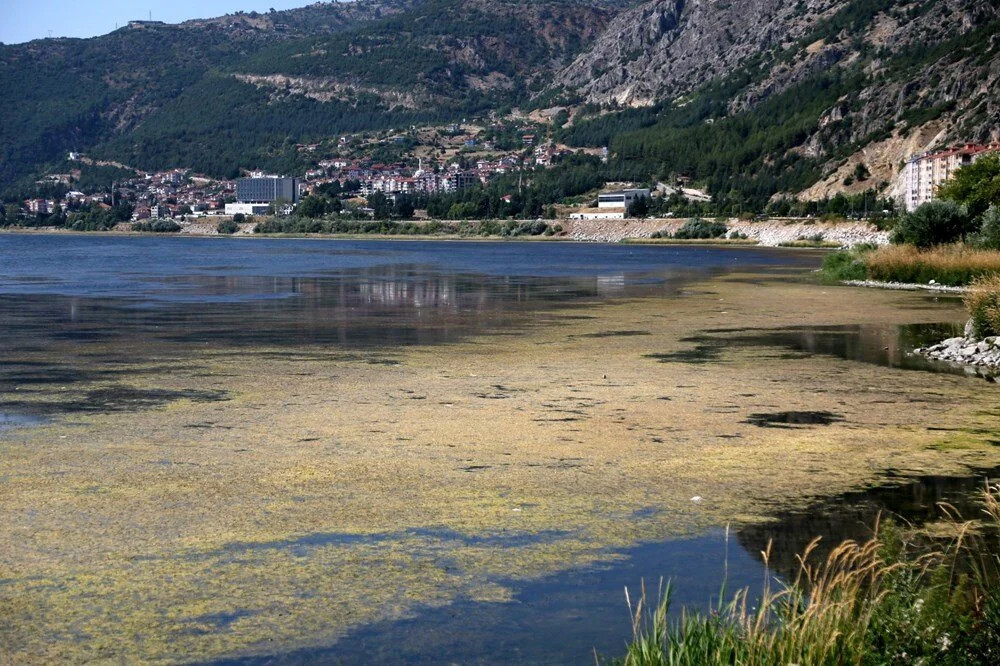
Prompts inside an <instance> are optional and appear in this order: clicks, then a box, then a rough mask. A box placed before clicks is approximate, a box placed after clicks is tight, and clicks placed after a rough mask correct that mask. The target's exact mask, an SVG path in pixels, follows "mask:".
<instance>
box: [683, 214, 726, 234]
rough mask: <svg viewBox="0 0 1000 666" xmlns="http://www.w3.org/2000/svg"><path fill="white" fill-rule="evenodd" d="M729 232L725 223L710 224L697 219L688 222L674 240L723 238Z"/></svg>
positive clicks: (713, 222) (715, 222) (714, 222)
mask: <svg viewBox="0 0 1000 666" xmlns="http://www.w3.org/2000/svg"><path fill="white" fill-rule="evenodd" d="M727 231H729V227H727V226H726V224H725V222H718V221H712V222H710V221H708V220H702V219H701V218H697V217H696V218H694V219H692V220H687V221H686V222H685V223H684V225H683V226H681V228H680V229H678V230H677V233H675V234H674V238H721V237H722V236H725V235H726V232H727Z"/></svg>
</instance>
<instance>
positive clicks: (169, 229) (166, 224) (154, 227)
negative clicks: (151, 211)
mask: <svg viewBox="0 0 1000 666" xmlns="http://www.w3.org/2000/svg"><path fill="white" fill-rule="evenodd" d="M180 230H181V225H179V224H177V223H176V222H174V221H173V220H156V221H154V222H133V223H132V231H152V232H153V233H158V234H163V233H175V232H178V231H180Z"/></svg>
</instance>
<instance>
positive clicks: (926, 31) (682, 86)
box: [552, 0, 1000, 203]
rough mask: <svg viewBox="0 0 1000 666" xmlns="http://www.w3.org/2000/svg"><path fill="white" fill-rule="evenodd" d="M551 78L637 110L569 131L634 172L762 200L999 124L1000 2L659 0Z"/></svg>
mask: <svg viewBox="0 0 1000 666" xmlns="http://www.w3.org/2000/svg"><path fill="white" fill-rule="evenodd" d="M552 89H553V90H555V91H559V92H561V93H563V94H565V95H568V96H575V97H576V99H577V100H578V101H579V102H587V103H590V104H592V105H593V104H598V105H612V106H617V107H632V108H633V109H634V110H633V111H631V112H629V111H625V112H620V113H617V114H612V115H611V116H610V117H602V118H596V119H582V118H581V119H580V120H579V122H578V123H577V127H575V128H574V129H573V130H572V131H570V132H567V134H566V138H567V139H568V140H569V141H570V142H571V143H576V144H578V145H610V146H611V148H612V154H613V155H615V156H616V158H617V160H618V162H619V164H621V165H622V169H623V170H629V169H627V168H626V165H627V164H631V165H632V168H631V169H630V170H631V172H632V175H639V176H641V175H643V174H648V173H650V172H655V173H658V174H660V175H662V176H667V175H668V174H679V175H683V176H686V177H689V178H692V179H694V180H698V181H703V182H706V183H707V184H708V185H709V188H710V189H711V190H712V191H713V193H715V194H717V195H720V194H722V195H725V194H728V193H729V192H731V191H733V190H734V189H735V190H736V191H735V192H734V195H735V196H737V197H742V198H746V199H750V200H754V201H756V202H758V203H760V202H762V201H763V202H766V201H767V200H768V199H770V198H771V197H773V196H774V195H775V194H776V193H779V192H785V193H788V194H797V193H801V194H803V195H804V196H806V197H821V196H828V195H830V194H834V193H836V192H841V191H847V192H851V191H855V192H857V191H861V190H863V189H866V188H870V187H872V186H876V185H881V187H879V189H886V187H887V184H888V183H889V182H890V181H892V180H893V178H895V177H896V176H897V175H898V172H899V169H900V166H901V162H902V160H903V159H905V158H906V157H907V156H908V155H909V154H912V153H914V152H917V151H919V150H922V149H924V148H928V147H930V146H932V145H940V144H943V143H948V142H958V141H973V142H975V141H990V140H992V141H996V140H998V139H1000V95H997V93H996V91H997V90H998V89H1000V4H997V3H996V2H995V0H921V1H909V2H908V1H904V0H799V2H787V1H783V0H743V1H740V0H653V1H652V2H647V3H645V4H642V5H639V6H637V7H635V8H633V9H631V10H628V11H625V12H623V13H621V14H620V15H619V16H617V17H616V18H615V20H614V21H612V23H611V24H610V25H609V26H608V29H607V30H606V31H605V32H604V33H603V34H602V35H601V37H600V38H599V39H598V40H597V41H596V42H595V44H594V45H593V47H592V48H589V49H587V50H586V51H584V52H583V53H581V54H580V55H579V56H578V57H577V58H576V59H575V60H574V62H573V63H571V64H570V65H569V66H567V67H566V68H564V69H563V70H562V71H560V72H559V73H558V74H557V75H556V76H555V77H554V82H553V86H552ZM606 128H613V130H612V131H606ZM855 174H856V177H855Z"/></svg>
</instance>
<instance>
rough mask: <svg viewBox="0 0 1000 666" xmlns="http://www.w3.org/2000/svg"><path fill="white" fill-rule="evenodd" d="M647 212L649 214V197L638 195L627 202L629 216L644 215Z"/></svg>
mask: <svg viewBox="0 0 1000 666" xmlns="http://www.w3.org/2000/svg"><path fill="white" fill-rule="evenodd" d="M647 214H649V197H639V198H638V199H635V200H634V201H633V202H632V203H631V204H629V207H628V216H629V217H646V215H647Z"/></svg>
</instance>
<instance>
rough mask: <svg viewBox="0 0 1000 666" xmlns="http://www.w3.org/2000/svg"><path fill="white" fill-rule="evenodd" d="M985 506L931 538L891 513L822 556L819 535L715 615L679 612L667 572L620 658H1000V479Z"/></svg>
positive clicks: (802, 661)
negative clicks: (769, 578) (926, 541)
mask: <svg viewBox="0 0 1000 666" xmlns="http://www.w3.org/2000/svg"><path fill="white" fill-rule="evenodd" d="M983 507H984V508H983V516H982V518H981V519H980V520H976V521H965V522H963V521H961V520H960V519H959V518H958V517H957V516H948V522H949V523H950V526H951V527H952V529H951V530H950V531H949V533H950V534H953V535H954V536H952V537H950V538H949V539H948V540H947V542H946V543H944V544H943V545H939V546H937V547H933V548H931V547H928V546H926V545H918V544H917V543H916V542H915V540H914V539H912V538H909V537H907V536H906V533H905V532H904V531H903V530H901V529H900V528H899V527H897V526H896V525H895V524H892V523H883V524H882V525H881V526H876V530H875V537H873V538H872V539H871V540H869V541H868V542H866V543H857V542H854V541H845V542H843V543H842V544H840V545H839V546H837V547H836V548H834V549H833V550H832V551H831V552H830V553H829V555H827V556H826V557H825V558H815V557H814V555H815V552H816V550H817V546H818V544H819V540H818V539H816V540H814V541H813V542H812V543H810V544H809V546H808V547H807V548H806V549H805V550H804V552H803V553H801V555H800V556H799V558H798V573H797V575H796V576H795V577H794V579H793V580H791V581H790V582H788V583H785V584H781V585H778V586H777V587H776V588H775V589H772V588H771V587H770V585H769V584H766V585H765V589H764V591H763V593H762V594H761V597H760V599H759V600H754V598H752V597H751V595H750V593H749V591H748V590H746V589H744V590H741V591H739V592H737V593H736V594H734V595H733V596H732V597H731V598H730V599H729V601H727V602H721V601H720V603H719V605H718V607H717V608H716V609H714V611H713V612H711V613H710V614H707V615H705V614H701V613H688V612H683V613H682V614H681V616H680V618H679V619H677V620H673V621H671V620H670V619H669V618H668V615H669V609H670V596H671V588H670V585H669V584H667V585H666V586H664V585H663V584H662V583H661V585H660V589H659V595H658V601H657V602H654V603H652V604H651V603H650V601H649V598H648V596H647V593H646V589H645V586H643V589H642V591H641V594H640V597H639V599H638V602H637V603H636V604H635V605H634V606H633V604H632V603H631V601H630V602H629V609H630V611H631V612H632V617H633V638H632V642H631V643H630V644H629V645H628V647H627V652H626V655H625V657H624V659H622V660H621V661H620V663H622V664H624V665H625V666H685V665H690V666H696V665H697V666H708V665H713V664H729V665H732V664H740V665H741V664H746V665H754V664H761V665H766V664H768V665H769V664H798V665H799V666H807V665H813V664H816V665H820V664H822V665H826V664H830V665H833V664H837V665H840V664H855V665H858V666H862V665H867V664H925V665H930V664H945V665H951V664H955V665H957V664H995V663H1000V592H998V590H997V589H996V581H997V575H998V572H1000V555H998V554H997V552H996V551H995V550H991V547H995V544H996V537H997V534H998V533H1000V487H997V486H993V487H989V486H988V487H987V489H986V490H985V491H984V504H983ZM769 550H770V547H769V548H768V551H769ZM763 555H764V558H765V561H766V560H767V558H768V555H769V553H768V552H765V553H763ZM814 559H818V560H819V561H818V562H814V561H813V560H814ZM626 598H628V591H627V590H626Z"/></svg>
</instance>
